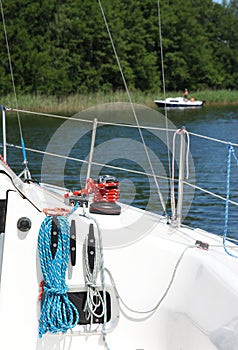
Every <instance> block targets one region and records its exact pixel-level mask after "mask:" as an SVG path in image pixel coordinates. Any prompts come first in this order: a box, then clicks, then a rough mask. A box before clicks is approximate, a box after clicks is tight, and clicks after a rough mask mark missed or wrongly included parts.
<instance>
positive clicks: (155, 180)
mask: <svg viewBox="0 0 238 350" xmlns="http://www.w3.org/2000/svg"><path fill="white" fill-rule="evenodd" d="M98 4H99V7H100V10H101V13H102V16H103V19H104V23H105V26H106V29H107V32H108V35H109V38H110V42H111V45H112V49H113V52H114V55H115V58H116V61H117V65H118V68H119V70H120V73H121V77H122V80H123V84H124V87H125V89H126V93H127V96H128V99H129V103H130V105H131V109H132V113H133V116H134V118H135V121H136V125H137V127H138V132H139V134H140V137H141V141H142V144H143V147H144V150H145V154H146V157H147V159H148V162H149V166H150V169H151V172H152V174H153V179H154V182H155V185H156V188H157V192H158V195H159V198H160V202H161V204H162V208H163V211H164V213H165V214H166V215H167V211H166V205H165V202H164V199H163V196H162V193H161V191H160V187H159V183H158V181H157V178H156V175H155V171H154V168H153V165H152V162H151V159H150V155H149V152H148V149H147V146H146V143H145V139H144V136H143V134H142V131H141V129H140V124H139V121H138V118H137V115H136V111H135V108H134V104H133V102H132V99H131V95H130V92H129V89H128V86H127V82H126V79H125V76H124V73H123V70H122V67H121V63H120V60H119V57H118V55H117V51H116V47H115V45H114V42H113V38H112V35H111V31H110V29H109V26H108V22H107V18H106V15H105V13H104V10H103V7H102V4H101V1H100V0H98Z"/></svg>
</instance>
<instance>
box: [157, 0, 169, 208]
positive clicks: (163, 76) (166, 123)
mask: <svg viewBox="0 0 238 350" xmlns="http://www.w3.org/2000/svg"><path fill="white" fill-rule="evenodd" d="M158 26H159V42H160V59H161V74H162V84H163V95H164V100H166V87H165V74H164V52H163V38H162V27H161V10H160V1H159V0H158ZM164 115H165V126H166V143H167V157H168V165H169V177H170V178H172V169H171V161H170V152H169V149H170V147H169V132H168V131H169V125H168V110H167V106H166V103H165V109H164ZM170 188H171V185H170ZM171 206H172V198H171Z"/></svg>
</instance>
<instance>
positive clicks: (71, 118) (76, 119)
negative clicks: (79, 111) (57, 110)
mask: <svg viewBox="0 0 238 350" xmlns="http://www.w3.org/2000/svg"><path fill="white" fill-rule="evenodd" d="M9 110H10V111H11V112H19V113H25V114H34V115H40V116H43V117H50V118H57V119H65V120H74V121H77V122H83V123H91V124H92V123H93V120H87V119H80V118H74V117H65V116H63V115H57V114H50V113H43V112H34V111H27V110H24V109H16V108H11V109H9Z"/></svg>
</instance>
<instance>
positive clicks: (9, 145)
mask: <svg viewBox="0 0 238 350" xmlns="http://www.w3.org/2000/svg"><path fill="white" fill-rule="evenodd" d="M7 146H8V147H14V148H17V149H21V148H22V147H21V146H17V145H13V144H7ZM26 150H27V151H29V152H34V153H39V154H44V155H48V156H51V157H56V158H62V159H67V160H72V161H75V162H78V163H86V164H88V161H87V160H84V159H79V158H74V157H69V156H63V155H60V154H56V153H51V152H46V151H41V150H37V149H32V148H29V147H26ZM92 164H93V165H96V166H101V167H102V166H104V167H106V168H109V169H114V170H121V171H125V172H128V173H132V174H138V175H146V176H149V177H154V175H153V174H150V173H146V172H143V171H139V170H132V169H127V168H123V167H118V166H114V165H109V164H102V163H97V162H92ZM155 176H156V177H157V178H158V179H162V180H166V181H168V180H170V181H171V180H172V179H171V178H169V177H167V176H162V175H155ZM174 181H176V182H177V181H178V179H174ZM183 183H184V184H185V185H187V186H190V187H194V188H195V189H197V190H200V191H201V192H204V193H207V194H210V195H211V196H214V197H216V198H219V199H221V200H223V201H225V200H226V198H224V197H222V196H220V195H218V194H216V193H214V192H211V191H208V190H206V189H204V188H202V187H199V186H196V185H194V184H191V183H190V182H187V181H183ZM229 203H230V204H234V205H236V206H238V203H237V202H234V201H232V200H230V199H229Z"/></svg>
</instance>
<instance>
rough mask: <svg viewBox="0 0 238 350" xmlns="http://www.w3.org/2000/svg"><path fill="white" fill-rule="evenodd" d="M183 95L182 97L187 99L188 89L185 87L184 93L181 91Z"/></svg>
mask: <svg viewBox="0 0 238 350" xmlns="http://www.w3.org/2000/svg"><path fill="white" fill-rule="evenodd" d="M183 97H184V99H186V100H187V99H188V89H185V90H184V93H183Z"/></svg>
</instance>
